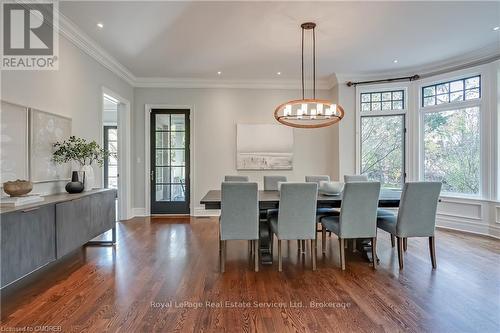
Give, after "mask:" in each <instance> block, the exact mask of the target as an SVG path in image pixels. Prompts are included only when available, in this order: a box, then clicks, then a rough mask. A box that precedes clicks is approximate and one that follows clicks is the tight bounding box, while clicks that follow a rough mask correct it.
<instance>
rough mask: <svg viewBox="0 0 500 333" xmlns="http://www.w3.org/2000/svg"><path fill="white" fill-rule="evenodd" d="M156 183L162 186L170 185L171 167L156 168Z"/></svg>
mask: <svg viewBox="0 0 500 333" xmlns="http://www.w3.org/2000/svg"><path fill="white" fill-rule="evenodd" d="M156 182H157V183H162V184H165V183H166V184H168V183H170V168H169V167H161V168H156Z"/></svg>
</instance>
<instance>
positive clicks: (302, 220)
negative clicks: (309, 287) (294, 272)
mask: <svg viewBox="0 0 500 333" xmlns="http://www.w3.org/2000/svg"><path fill="white" fill-rule="evenodd" d="M317 196H318V185H317V184H316V183H283V184H281V191H280V203H279V210H278V215H274V216H271V217H270V219H269V222H270V224H271V230H272V232H273V234H275V235H276V238H277V239H278V271H280V272H281V271H282V269H283V259H282V254H281V241H282V240H292V239H296V240H304V241H305V240H311V260H312V269H313V270H316V237H317V236H316V200H317Z"/></svg>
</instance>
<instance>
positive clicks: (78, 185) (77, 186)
mask: <svg viewBox="0 0 500 333" xmlns="http://www.w3.org/2000/svg"><path fill="white" fill-rule="evenodd" d="M78 178H79V177H78V171H73V173H72V174H71V181H70V182H69V183H67V184H66V187H65V188H66V192H68V193H80V192H82V191H83V188H84V186H83V182H81V181H79V180H78Z"/></svg>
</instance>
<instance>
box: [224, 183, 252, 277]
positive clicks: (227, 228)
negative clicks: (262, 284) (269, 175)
mask: <svg viewBox="0 0 500 333" xmlns="http://www.w3.org/2000/svg"><path fill="white" fill-rule="evenodd" d="M219 221H220V229H219V241H220V243H219V245H220V247H219V259H220V271H221V272H224V271H225V262H226V252H227V247H226V245H227V244H226V243H227V241H228V240H248V241H249V244H251V247H253V251H252V252H253V254H254V259H255V271H256V272H258V271H259V255H258V239H259V192H258V186H257V183H250V182H223V183H222V185H221V214H220V218H219Z"/></svg>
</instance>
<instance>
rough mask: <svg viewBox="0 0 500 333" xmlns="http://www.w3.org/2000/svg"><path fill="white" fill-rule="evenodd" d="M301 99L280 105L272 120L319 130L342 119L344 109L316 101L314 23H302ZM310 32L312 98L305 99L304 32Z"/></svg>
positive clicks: (327, 102) (319, 100) (323, 101)
mask: <svg viewBox="0 0 500 333" xmlns="http://www.w3.org/2000/svg"><path fill="white" fill-rule="evenodd" d="M300 27H301V28H302V99H296V100H292V101H288V102H285V103H283V104H280V105H279V106H278V107H277V108H276V109H275V110H274V118H276V120H277V121H279V122H280V123H282V124H284V125H286V126H291V127H297V128H319V127H326V126H330V125H333V124H335V123H338V122H339V121H341V120H342V118H343V117H344V109H343V108H342V107H341V106H340V105H338V104H334V103H332V102H330V101H328V100H324V99H316V34H315V28H316V23H313V22H306V23H302V24H301V26H300ZM305 30H312V45H313V47H312V48H313V63H312V65H313V80H312V81H313V89H312V92H313V98H305V85H304V32H305Z"/></svg>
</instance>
